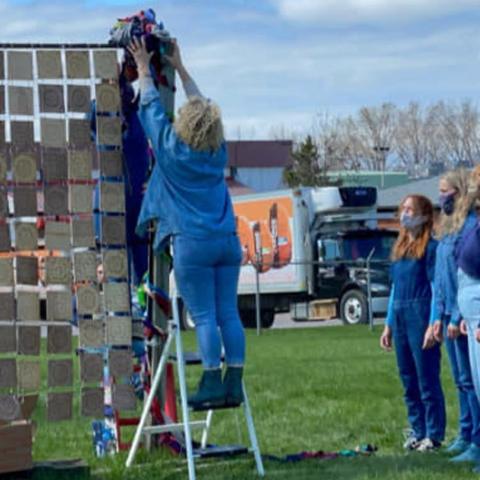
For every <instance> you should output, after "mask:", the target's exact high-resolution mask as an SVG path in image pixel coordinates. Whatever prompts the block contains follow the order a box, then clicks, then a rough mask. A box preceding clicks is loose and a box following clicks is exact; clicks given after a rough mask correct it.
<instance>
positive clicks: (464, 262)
mask: <svg viewBox="0 0 480 480" xmlns="http://www.w3.org/2000/svg"><path fill="white" fill-rule="evenodd" d="M468 190H469V194H468V196H467V198H466V199H465V202H464V210H465V211H467V212H468V217H467V220H466V221H465V223H466V226H465V229H464V234H463V236H462V238H461V239H459V241H458V243H457V248H456V257H457V262H458V307H459V309H460V314H461V315H462V318H463V319H464V320H465V324H466V331H467V335H468V349H469V354H470V367H471V373H472V379H473V385H474V388H475V392H476V394H477V399H478V400H479V401H480V219H479V217H478V208H479V206H480V166H477V167H476V168H475V169H474V170H473V171H472V173H471V175H470V179H469V189H468ZM467 222H469V225H467ZM474 472H475V473H480V461H478V460H477V467H476V468H475V469H474Z"/></svg>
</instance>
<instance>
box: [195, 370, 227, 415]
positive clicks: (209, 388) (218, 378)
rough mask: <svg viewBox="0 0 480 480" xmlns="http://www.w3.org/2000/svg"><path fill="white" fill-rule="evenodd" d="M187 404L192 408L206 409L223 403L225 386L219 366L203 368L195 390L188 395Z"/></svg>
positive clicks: (220, 405)
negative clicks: (208, 368) (210, 368)
mask: <svg viewBox="0 0 480 480" xmlns="http://www.w3.org/2000/svg"><path fill="white" fill-rule="evenodd" d="M188 404H189V405H190V406H191V407H192V408H193V409H194V410H208V409H209V408H215V407H222V406H223V405H224V404H225V387H224V386H223V383H222V371H221V369H220V368H216V369H214V370H204V371H203V375H202V378H201V379H200V383H199V384H198V390H197V392H196V393H195V394H194V395H192V396H190V397H188Z"/></svg>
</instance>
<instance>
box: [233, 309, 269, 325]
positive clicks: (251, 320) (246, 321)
mask: <svg viewBox="0 0 480 480" xmlns="http://www.w3.org/2000/svg"><path fill="white" fill-rule="evenodd" d="M240 318H241V319H242V323H243V326H244V327H245V328H257V313H256V311H255V310H240ZM274 320H275V311H274V310H262V311H261V314H260V321H261V324H262V328H270V327H271V326H272V325H273V322H274Z"/></svg>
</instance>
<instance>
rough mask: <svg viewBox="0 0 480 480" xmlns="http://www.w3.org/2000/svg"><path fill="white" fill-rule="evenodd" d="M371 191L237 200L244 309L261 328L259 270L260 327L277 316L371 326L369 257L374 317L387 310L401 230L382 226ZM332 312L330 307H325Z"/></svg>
mask: <svg viewBox="0 0 480 480" xmlns="http://www.w3.org/2000/svg"><path fill="white" fill-rule="evenodd" d="M376 199H377V191H376V189H375V188H374V187H321V188H300V189H294V190H282V191H275V192H268V193H262V194H249V195H239V196H236V197H234V198H233V205H234V211H235V215H236V221H237V230H238V233H239V237H240V240H241V244H242V249H243V261H242V268H241V272H240V282H239V291H238V293H239V308H240V314H241V317H242V321H243V322H244V324H245V326H247V327H253V326H255V324H256V307H255V293H256V289H257V272H258V277H259V287H260V294H261V323H262V326H263V327H264V328H268V327H270V326H271V325H272V324H273V321H274V316H275V313H278V312H291V315H292V318H293V319H294V320H297V321H300V320H309V319H320V318H322V316H324V317H325V315H326V312H330V313H327V316H330V317H332V316H336V315H339V316H340V317H341V318H342V320H343V321H344V323H346V324H357V323H366V322H367V321H368V313H369V312H368V301H367V283H368V282H367V276H368V275H367V268H366V258H367V257H368V255H369V253H370V252H371V251H372V249H374V251H373V252H374V253H373V257H372V262H371V264H370V269H369V270H370V272H369V273H370V291H371V295H372V313H373V314H374V315H382V314H384V313H385V312H386V308H387V304H388V296H389V290H390V285H389V264H390V261H389V257H390V250H391V247H392V245H393V242H394V241H395V238H396V232H394V231H389V230H382V229H379V228H378V227H377V211H376ZM328 307H330V308H328Z"/></svg>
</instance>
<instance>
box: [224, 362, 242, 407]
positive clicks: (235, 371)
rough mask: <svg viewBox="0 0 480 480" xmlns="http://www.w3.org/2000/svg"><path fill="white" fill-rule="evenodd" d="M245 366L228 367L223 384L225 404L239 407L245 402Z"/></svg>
mask: <svg viewBox="0 0 480 480" xmlns="http://www.w3.org/2000/svg"><path fill="white" fill-rule="evenodd" d="M242 377H243V367H227V372H226V373H225V378H224V379H223V385H224V386H225V391H226V392H225V404H226V405H227V406H228V407H238V406H239V405H240V404H241V403H242V402H243V388H242Z"/></svg>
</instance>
